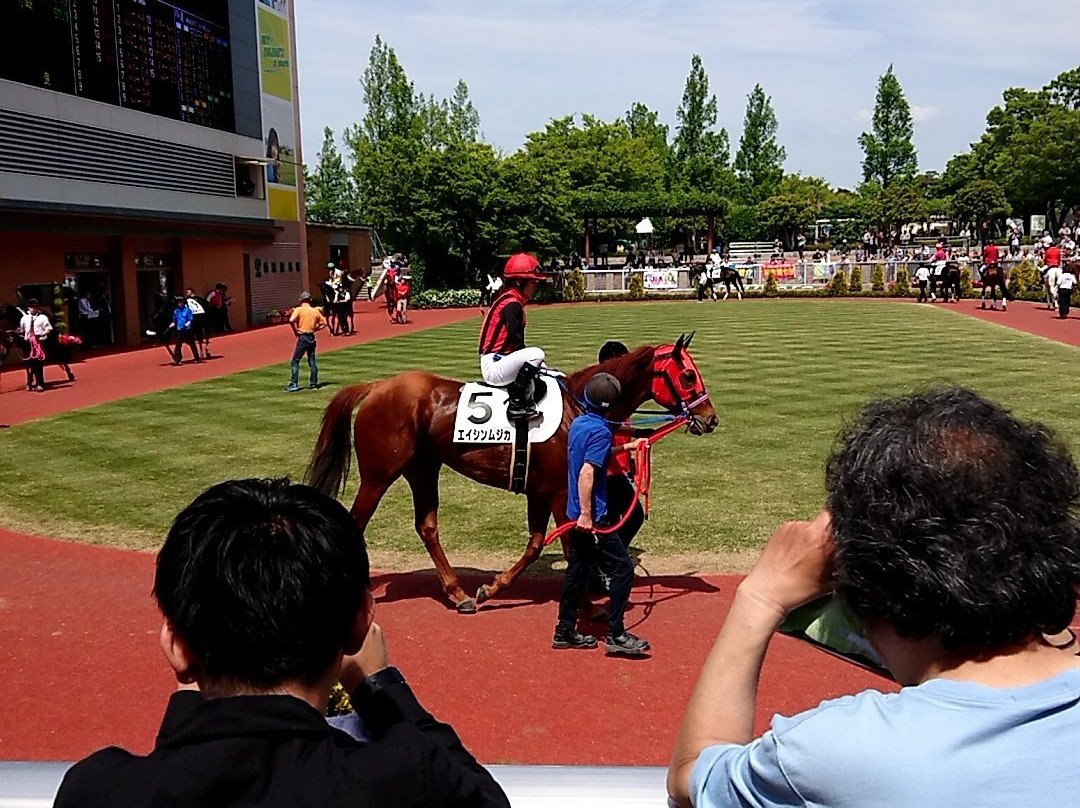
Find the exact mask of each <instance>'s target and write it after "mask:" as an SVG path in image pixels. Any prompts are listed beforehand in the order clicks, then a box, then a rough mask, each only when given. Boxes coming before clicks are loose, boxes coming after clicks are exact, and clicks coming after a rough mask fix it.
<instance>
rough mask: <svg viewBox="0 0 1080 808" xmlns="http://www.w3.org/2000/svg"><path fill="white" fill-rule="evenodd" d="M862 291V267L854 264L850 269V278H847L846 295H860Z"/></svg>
mask: <svg viewBox="0 0 1080 808" xmlns="http://www.w3.org/2000/svg"><path fill="white" fill-rule="evenodd" d="M862 291H863V286H862V267H860V266H859V265H858V264H856V265H855V266H853V267H852V268H851V277H850V278H848V293H849V294H853V295H861V294H862Z"/></svg>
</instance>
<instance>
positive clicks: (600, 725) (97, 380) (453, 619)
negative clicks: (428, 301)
mask: <svg viewBox="0 0 1080 808" xmlns="http://www.w3.org/2000/svg"><path fill="white" fill-rule="evenodd" d="M950 308H952V309H954V310H957V311H959V312H962V313H965V314H971V315H974V316H978V317H981V318H984V319H989V320H993V321H995V322H1000V323H1003V324H1005V325H1009V326H1011V327H1014V328H1020V329H1022V330H1027V331H1031V332H1033V333H1038V334H1042V335H1044V336H1048V337H1051V338H1055V339H1060V340H1062V341H1063V342H1068V343H1070V344H1074V345H1080V327H1078V326H1077V324H1076V322H1075V321H1074V320H1069V321H1066V322H1062V321H1057V320H1054V319H1053V318H1052V317H1051V315H1050V313H1049V312H1046V311H1045V310H1039V309H1038V308H1037V307H1036V306H1034V305H1033V304H1014V306H1013V307H1012V308H1011V309H1010V310H1009V311H1008V312H1006V313H1002V312H985V313H983V312H980V311H979V310H978V309H977V303H975V304H974V305H973V304H972V302H971V301H963V302H962V303H961V304H959V305H958V306H954V307H950ZM470 316H474V312H472V311H462V312H453V311H434V312H418V313H417V314H416V315H415V318H416V320H417V323H416V325H414V326H406V327H405V328H406V329H408V328H415V327H421V326H427V325H436V324H441V323H444V322H453V321H455V320H459V319H462V318H465V317H470ZM382 317H383V315H382V314H381V313H379V312H378V311H377V310H376V309H375V308H374V306H372V307H371V308H368V307H367V306H366V305H365V307H363V309H362V315H361V316H359V317H358V318H357V319H358V328H359V329H360V331H361V332H362V333H363V335H364V336H363V337H360V338H350V339H346V338H338V339H330V338H324V339H322V340H321V341H320V347H321V348H322V349H323V350H325V349H327V348H331V347H336V346H338V345H347V344H352V343H353V342H356V341H360V340H362V339H364V338H367V339H373V338H375V337H377V336H384V335H387V334H391V333H399V332H400V331H401V330H402V328H401V327H390V326H388V325H385V324H384V323H385V321H384V320H383V319H382ZM291 344H292V340H291V337H290V335H289V332H288V329H287V328H286V327H278V328H270V329H260V330H256V331H251V332H246V333H241V334H235V335H230V336H227V337H225V338H219V339H217V340H216V341H215V343H214V345H215V347H216V348H218V349H220V350H221V351H222V353H223V354H225V357H224V358H223V359H220V360H214V361H212V362H209V363H205V364H203V365H201V366H184V367H181V368H172V367H169V366H167V365H163V364H162V360H163V359H164V352H163V351H162V350H161V349H160V348H156V349H153V350H152V351H150V353H149V354H148V353H147V352H146V351H136V352H129V353H123V354H116V355H112V356H103V357H98V358H94V359H91V360H89V361H87V362H85V363H81V364H80V365H78V366H77V367H76V373H78V374H79V380H78V382H77V383H76V384H74V385H71V386H63V387H58V388H56V389H53V390H51V391H49V392H48V393H45V394H32V393H26V392H22V393H19V392H12V393H3V395H2V397H0V412H2V413H3V415H2V416H0V420H3V421H6V422H7V423H18V422H21V421H24V420H28V419H30V418H34V417H40V416H42V415H46V414H51V413H55V412H61V411H64V410H66V409H69V408H74V407H78V406H85V405H88V404H92V403H99V402H102V401H107V400H110V399H114V398H119V397H122V396H126V395H133V394H135V393H141V392H146V391H150V390H156V389H160V388H163V387H168V386H173V385H177V384H186V383H188V382H191V381H194V380H196V379H202V378H207V377H209V376H217V375H223V374H226V373H231V372H233V371H236V370H241V369H246V368H251V367H257V366H259V365H265V364H268V363H273V362H283V361H284V360H285V359H287V358H288V355H289V350H290V348H291ZM154 351H157V352H160V354H161V356H160V357H159V356H158V355H157V354H156V353H154ZM53 374H54V375H55V371H53ZM12 375H15V374H12ZM8 379H9V377H8V374H6V373H5V376H4V379H3V383H4V385H5V386H6V385H7V384H8ZM283 382H284V379H283ZM0 557H2V558H3V560H4V563H3V564H0V683H2V684H3V690H2V694H3V695H2V697H0V699H2V700H0V758H3V759H60V760H71V759H75V758H78V757H80V756H83V755H85V754H87V753H88V752H90V751H92V750H93V749H95V748H98V747H100V746H104V745H109V744H120V745H123V746H126V747H128V748H131V749H134V750H139V751H145V750H147V749H149V748H150V746H151V744H152V742H153V738H154V735H155V734H156V732H157V727H158V720H159V718H160V715H161V711H162V708H163V705H164V702H165V700H166V699H167V697H168V694H169V692H170V691H171V689H172V686H173V683H172V681H171V678H170V676H169V673H168V669H167V667H166V664H165V662H164V659H163V658H162V656H161V653H160V651H159V650H158V646H157V631H158V627H159V616H158V614H157V612H156V609H155V607H154V605H153V602H152V600H151V597H150V589H151V585H152V578H153V563H154V557H153V555H151V554H146V553H137V552H130V551H121V550H111V549H107V548H100V547H91V546H85V545H80V544H74V543H68V542H63V541H58V540H53V539H46V538H40V537H32V536H25V535H21V534H17V533H13V532H10V531H5V530H2V529H0ZM645 565H646V567H647V566H648V556H647V555H646V556H645ZM487 575H488V574H487V573H479V572H476V573H474V574H472V575H469V576H466V577H467V588H475V586H476V585H477V584H479V583H481V582H483V581H484V580H486V579H487ZM738 580H739V579H738V576H711V575H710V576H668V577H664V576H657V577H653V576H649V575H648V574H646V573H645V572H644V571H642V572H641V573H640V575H639V577H638V579H637V582H636V586H635V589H634V593H633V596H632V598H631V608H630V610H629V612H628V613H627V622H628V626H630V627H631V629H632V630H634V631H636V632H638V633H640V634H641V635H643V636H646V637H648V638H649V639H650V640H652V642H653V645H654V649H655V653H654V655H653V657H652V659H650V660H621V659H607V658H605V657H604V655H603V653H602V652H601V651H553V650H551V649H550V648H549V647H548V641H549V639H550V633H551V630H552V628H553V623H554V617H555V610H556V606H555V601H556V599H557V597H558V589H559V579H558V578H556V577H546V578H541V577H537V578H526V579H523V580H521V581H520V582H519V583H518V584H517V585H516V586H515V587H514V588H513V589H512V590H511V591H510V593H509V597H508V598H507V599H505V600H503V599H500V600H497V601H495V602H494V603H491V604H488V605H486V606H485V607H484V608H482V609H481V611H480V613H479V614H477V615H474V616H462V615H458V614H456V613H454V612H453V611H451V610H450V609H448V608H447V607H446V606H445V605H444V604H443V603H442V600H441V597H440V592H439V588H438V586H437V584H436V582H435V579H434V577H433V575H432V574H430V573H427V572H421V573H392V574H384V575H377V576H376V577H375V586H376V591H377V593H378V596H379V598H378V607H377V611H378V616H377V619H378V620H379V621H380V622H381V623H382V624H383V626H384V628H385V629H386V632H387V636H388V639H389V642H390V648H391V658H392V659H393V661H394V662H395V663H396V664H398V665H399V666H400V667H401V668H402V669H403V670H404V671H405V673H406V675H407V676H408V677H409V679H410V681H412V682H413V684H414V685H415V687H416V689H417V691H418V693H419V694H420V695H421V698H422V699H423V701H424V702H425V703H426V704H427V705H428V706H429V707H430V708H431V709H432V710H433V711H434V712H435V713H436V714H438V715H439V716H441V717H443V718H445V719H447V720H449V721H451V722H452V723H453V724H454V725H455V726H456V727H457V728H458V729H459V731H460V732H461V734H462V736H463V738H464V740H465V742H466V743H467V744H468V745H469V746H470V747H471V748H472V749H473V750H474V751H475V752H476V754H477V755H478V757H479V758H480V759H481V760H484V761H487V762H522V763H613V764H663V763H665V762H666V759H667V756H668V754H669V751H670V749H671V747H672V744H673V743H674V736H675V730H676V723H677V721H678V718H679V716H680V715H681V711H682V709H683V706H684V705H685V702H686V699H687V697H688V696H689V693H690V689H691V688H692V686H693V683H694V680H695V678H696V675H697V672H698V670H699V669H700V666H701V663H702V661H703V660H704V658H705V655H706V653H707V652H708V649H709V647H710V645H711V643H712V640H713V638H714V637H715V636H716V633H717V631H718V630H719V628H720V625H721V623H722V621H723V617H724V615H725V614H726V612H727V609H728V607H729V605H730V602H731V597H732V594H733V592H734V587H735V585H736V584H737V582H738ZM880 685H881V680H879V679H877V678H876V677H874V676H873V675H871V674H868V673H865V672H863V671H860V670H859V669H856V668H854V667H853V666H850V665H848V664H846V663H843V662H840V661H838V660H835V659H833V658H831V657H829V656H826V655H825V654H822V653H821V652H818V651H816V650H813V649H811V648H809V647H808V646H805V645H803V644H801V643H798V642H796V641H794V640H791V639H788V638H785V637H777V638H776V639H775V640H774V641H773V644H772V647H771V649H770V651H769V656H768V658H767V660H766V663H765V668H764V672H763V678H762V682H761V688H760V698H759V703H760V707H759V709H758V713H757V724H758V728H759V729H761V728H763V727H764V726H765V725H766V723H767V720H768V717H769V716H770V715H771V714H772V713H773V712H774V711H778V712H785V713H791V712H794V711H797V710H800V709H803V708H806V707H809V706H811V705H813V704H816V703H817V702H818V701H819V700H820V699H822V698H826V697H829V696H833V695H838V694H841V693H850V692H855V691H857V690H860V689H863V688H865V687H873V686H880Z"/></svg>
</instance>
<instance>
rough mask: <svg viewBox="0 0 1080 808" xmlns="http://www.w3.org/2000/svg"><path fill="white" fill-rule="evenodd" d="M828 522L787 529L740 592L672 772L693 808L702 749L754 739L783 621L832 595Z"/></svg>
mask: <svg viewBox="0 0 1080 808" xmlns="http://www.w3.org/2000/svg"><path fill="white" fill-rule="evenodd" d="M831 575H832V540H831V538H830V535H829V515H828V513H827V512H825V511H822V512H821V513H819V514H818V515H817V516H816V517H815V518H814V520H813V521H811V522H787V523H785V524H783V525H781V526H780V527H779V528H778V529H777V530H776V532H775V533H773V535H772V537H771V538H770V539H769V541H768V543H767V544H766V545H765V549H764V550H763V551H762V553H761V556H760V557H759V558H758V561H757V563H756V564H755V565H754V568H753V569H752V570H751V571H750V574H749V575H747V576H746V578H745V579H744V580H743V582H742V583H741V584H739V588H738V589H737V590H736V593H735V600H734V602H733V603H732V604H731V611H729V612H728V615H727V618H726V619H725V620H724V625H723V627H722V628H721V629H720V634H719V636H717V638H716V642H715V643H714V644H713V648H712V651H710V652H709V656H708V658H706V660H705V665H704V667H703V668H702V670H701V674H700V676H699V677H698V682H697V685H696V686H695V687H694V692H693V693H692V694H691V696H690V702H689V703H688V704H687V707H686V716H685V717H684V718H683V724H682V729H681V730H680V732H679V737H678V740H677V741H676V743H675V751H674V753H673V754H672V758H671V765H670V767H669V768H668V781H667V782H668V793H669V794H670V795H671V798H672V799H673V800H674V802H675V803H676V804H677V805H679V806H683V808H689V806H690V805H691V802H690V773H691V771H692V770H693V768H694V763H695V761H697V759H698V756H699V755H700V754H701V752H702V750H704V749H706V748H707V747H710V746H715V745H717V744H725V743H731V744H745V743H749V742H750V741H751V740H752V739H753V733H754V704H755V701H756V699H757V687H758V677H759V676H760V674H761V664H762V662H763V661H764V659H765V651H766V650H767V649H768V647H769V640H770V639H771V638H772V635H773V632H774V631H775V630H776V629H777V627H778V626H779V625H780V623H781V621H783V619H784V617H785V615H786V614H787V613H788V612H789V611H791V610H792V609H794V608H795V607H796V606H799V605H801V604H803V603H805V602H807V601H808V600H811V599H812V598H814V597H815V596H817V595H819V594H821V593H823V592H824V591H826V590H827V589H828V580H829V578H830V577H831Z"/></svg>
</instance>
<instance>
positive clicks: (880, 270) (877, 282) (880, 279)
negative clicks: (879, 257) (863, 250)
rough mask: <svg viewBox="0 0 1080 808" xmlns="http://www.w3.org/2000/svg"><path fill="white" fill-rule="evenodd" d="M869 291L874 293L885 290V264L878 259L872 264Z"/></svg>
mask: <svg viewBox="0 0 1080 808" xmlns="http://www.w3.org/2000/svg"><path fill="white" fill-rule="evenodd" d="M870 291H871V292H874V293H875V294H881V293H882V292H884V291H885V265H884V264H883V263H881V262H880V261H878V262H877V263H876V264H875V265H874V274H873V275H871V276H870Z"/></svg>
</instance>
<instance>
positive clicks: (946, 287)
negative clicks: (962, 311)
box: [941, 261, 963, 303]
mask: <svg viewBox="0 0 1080 808" xmlns="http://www.w3.org/2000/svg"><path fill="white" fill-rule="evenodd" d="M941 296H942V299H943V300H944V301H945V302H946V303H948V302H950V298H951V301H952V302H953V303H959V302H960V298H961V297H962V296H963V292H962V291H961V288H960V262H959V261H946V262H945V270H944V272H942V273H941Z"/></svg>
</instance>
